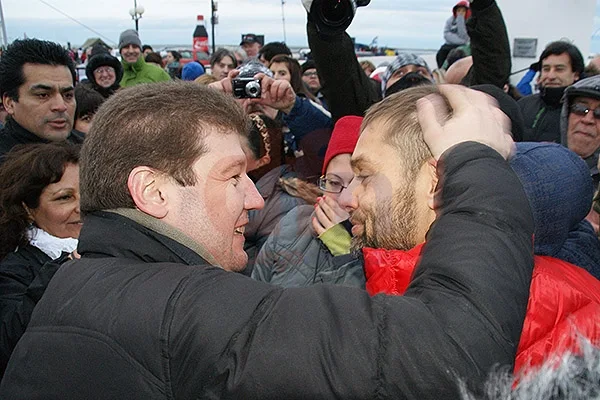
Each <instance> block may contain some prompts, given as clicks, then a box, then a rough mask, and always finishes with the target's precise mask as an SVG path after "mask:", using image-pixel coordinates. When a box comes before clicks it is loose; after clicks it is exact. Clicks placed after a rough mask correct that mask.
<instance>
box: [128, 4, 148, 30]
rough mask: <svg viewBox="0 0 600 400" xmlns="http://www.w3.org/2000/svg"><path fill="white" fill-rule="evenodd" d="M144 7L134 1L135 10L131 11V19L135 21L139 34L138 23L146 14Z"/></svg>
mask: <svg viewBox="0 0 600 400" xmlns="http://www.w3.org/2000/svg"><path fill="white" fill-rule="evenodd" d="M144 11H145V10H144V7H142V6H138V5H137V0H133V8H132V9H130V10H129V15H131V19H132V20H134V21H135V31H136V32H139V24H138V21H139V20H140V19H141V18H142V14H143V13H144Z"/></svg>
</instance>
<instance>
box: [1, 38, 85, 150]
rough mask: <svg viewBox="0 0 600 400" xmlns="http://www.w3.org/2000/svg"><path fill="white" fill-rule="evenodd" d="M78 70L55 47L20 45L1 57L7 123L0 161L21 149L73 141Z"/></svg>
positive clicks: (39, 42)
mask: <svg viewBox="0 0 600 400" xmlns="http://www.w3.org/2000/svg"><path fill="white" fill-rule="evenodd" d="M74 89H75V66H74V65H73V61H72V60H71V57H69V53H68V52H67V51H66V50H65V49H63V48H62V47H61V46H60V45H58V44H56V43H52V42H47V41H42V40H37V39H25V40H15V41H14V42H13V43H12V44H11V45H10V46H8V48H7V49H6V50H5V51H4V52H3V53H2V58H0V96H1V97H2V103H3V104H4V108H5V109H6V111H7V112H8V118H7V121H6V124H5V125H4V128H2V130H0V162H1V161H2V158H4V155H5V154H6V153H8V152H9V151H10V150H11V149H12V148H13V147H14V146H16V145H18V144H28V143H48V142H57V141H62V140H69V141H72V142H74V143H81V140H80V139H79V138H77V137H75V136H72V135H71V129H72V128H73V118H74V115H75V90H74Z"/></svg>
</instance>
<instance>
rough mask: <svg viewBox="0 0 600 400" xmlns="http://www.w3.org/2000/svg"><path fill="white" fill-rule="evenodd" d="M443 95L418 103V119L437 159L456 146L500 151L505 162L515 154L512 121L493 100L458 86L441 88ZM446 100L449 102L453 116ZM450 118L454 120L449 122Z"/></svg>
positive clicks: (432, 96)
mask: <svg viewBox="0 0 600 400" xmlns="http://www.w3.org/2000/svg"><path fill="white" fill-rule="evenodd" d="M438 87H439V90H440V94H441V96H440V95H430V96H427V97H425V98H423V99H420V100H419V101H418V103H417V117H418V120H419V124H420V125H421V128H422V129H423V138H424V140H425V142H426V143H427V145H428V146H429V149H430V150H431V153H432V154H433V156H434V158H435V159H439V157H440V156H441V155H442V154H443V153H444V152H445V151H446V150H448V149H449V148H451V147H452V146H454V145H456V144H458V143H462V142H466V141H475V142H479V143H482V144H485V145H487V146H489V147H491V148H493V149H494V150H496V151H497V152H498V153H500V155H502V156H503V157H504V158H508V157H510V155H511V154H512V153H513V152H514V148H515V146H514V143H513V142H512V136H511V134H510V132H511V125H510V119H508V117H507V116H506V115H505V114H504V113H503V112H502V111H501V110H500V109H499V108H498V105H497V102H496V100H495V99H494V98H492V97H491V96H488V95H487V94H485V93H483V92H479V91H475V90H471V89H468V88H465V87H461V86H455V85H440V86H438ZM442 96H444V97H445V98H446V100H448V103H449V105H450V107H451V109H452V113H450V110H449V109H448V107H447V105H446V103H445V102H444V100H443V98H442ZM448 116H451V117H450V118H449V119H447V118H448Z"/></svg>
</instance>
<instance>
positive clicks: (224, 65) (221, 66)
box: [210, 49, 237, 80]
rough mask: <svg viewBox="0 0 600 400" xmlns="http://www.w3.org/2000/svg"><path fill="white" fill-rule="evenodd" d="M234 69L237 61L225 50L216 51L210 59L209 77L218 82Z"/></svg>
mask: <svg viewBox="0 0 600 400" xmlns="http://www.w3.org/2000/svg"><path fill="white" fill-rule="evenodd" d="M235 68H237V59H236V58H235V55H234V54H233V53H232V52H231V51H229V50H227V49H218V50H217V51H215V53H214V54H213V56H212V57H211V58H210V70H211V75H212V76H214V77H215V78H217V79H218V80H221V79H225V78H227V74H229V71H231V70H234V69H235Z"/></svg>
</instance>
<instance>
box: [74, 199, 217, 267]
mask: <svg viewBox="0 0 600 400" xmlns="http://www.w3.org/2000/svg"><path fill="white" fill-rule="evenodd" d="M115 211H116V212H115ZM121 211H122V210H112V211H97V212H93V213H90V214H88V215H86V216H85V218H84V224H83V227H82V228H81V234H80V235H79V246H78V251H79V253H80V254H81V255H82V257H89V258H100V257H125V258H130V259H134V260H139V261H142V262H173V263H180V264H186V265H208V264H209V262H208V261H207V260H206V259H204V258H203V257H202V256H201V255H200V254H198V253H197V252H196V251H194V250H192V249H191V248H190V247H187V246H186V245H185V244H183V243H181V242H180V241H178V240H176V239H174V238H171V237H169V236H167V235H166V234H168V235H171V236H173V237H178V239H179V240H181V237H182V236H183V234H182V233H180V232H179V233H177V231H176V230H175V229H173V228H171V230H169V227H168V226H165V227H160V226H161V225H166V224H164V223H163V222H161V221H159V220H156V221H157V222H156V223H155V224H154V225H153V226H152V227H146V226H144V225H142V224H141V223H139V222H137V221H134V220H133V219H132V218H129V217H126V216H124V215H121V214H120V213H118V212H121ZM132 211H133V212H135V211H136V210H132ZM138 212H139V211H138ZM139 213H141V212H139ZM133 214H134V213H131V214H130V215H131V216H133ZM148 218H150V217H148ZM139 219H140V221H141V220H143V219H144V218H143V217H142V218H139ZM156 230H161V231H162V232H160V233H159V232H157V231H156ZM169 232H170V233H169ZM179 235H181V236H179ZM188 240H191V239H188ZM213 264H214V263H213Z"/></svg>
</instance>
